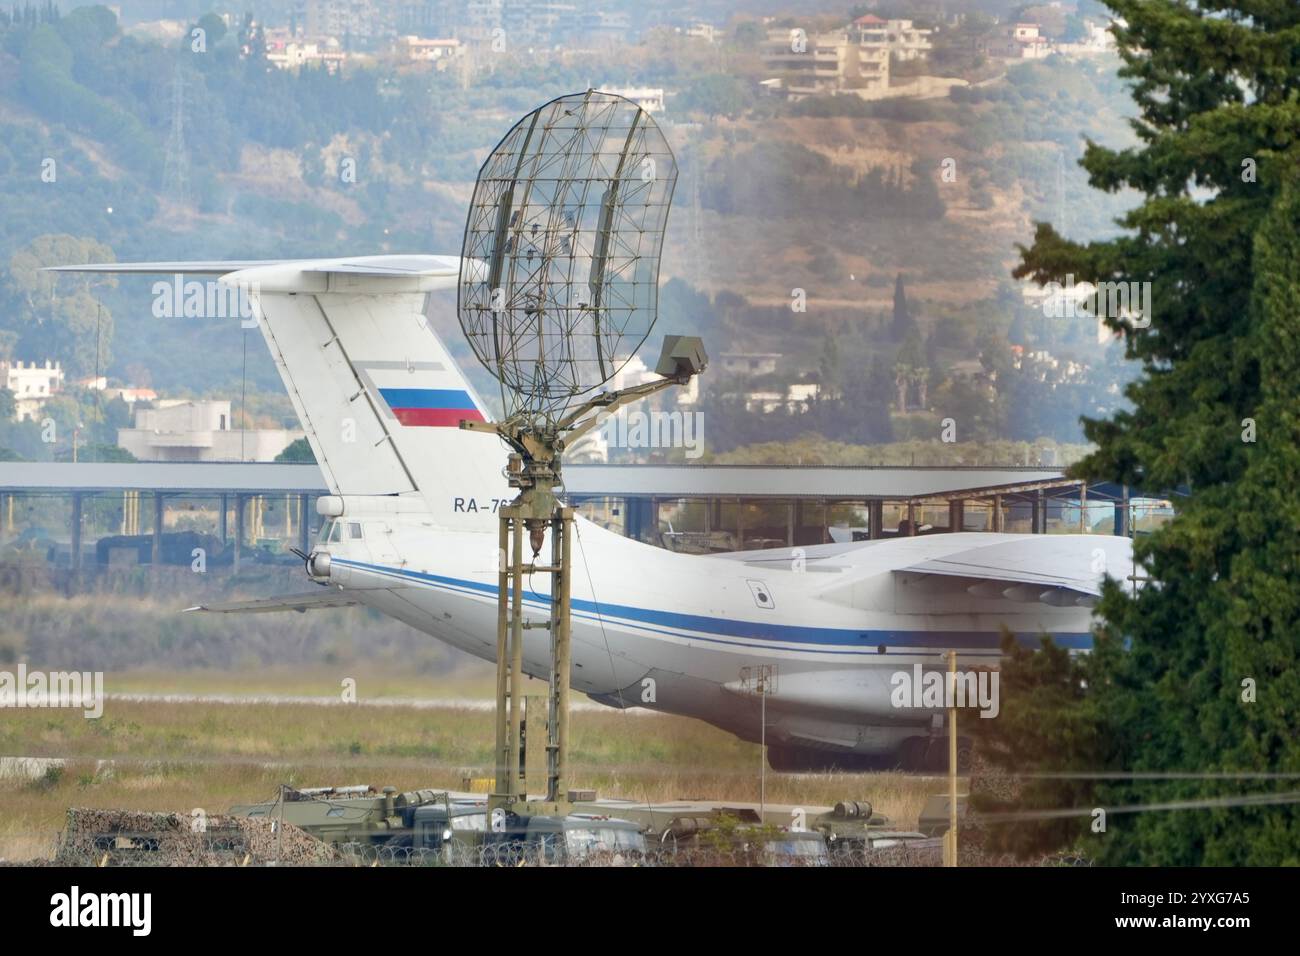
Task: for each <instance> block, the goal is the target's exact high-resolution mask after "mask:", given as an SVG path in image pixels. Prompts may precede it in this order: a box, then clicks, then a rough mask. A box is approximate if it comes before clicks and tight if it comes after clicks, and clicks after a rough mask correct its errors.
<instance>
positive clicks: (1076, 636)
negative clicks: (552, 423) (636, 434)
mask: <svg viewBox="0 0 1300 956" xmlns="http://www.w3.org/2000/svg"><path fill="white" fill-rule="evenodd" d="M335 560H336V561H337V563H338V564H342V565H344V566H345V567H353V568H357V569H359V570H362V571H371V572H374V573H378V574H387V575H390V576H395V577H399V578H406V579H410V580H414V581H418V582H421V583H425V584H430V585H434V586H437V585H443V586H450V587H457V588H462V589H465V590H469V591H473V592H476V593H479V594H482V595H484V596H485V597H491V598H493V599H494V600H495V599H496V596H497V588H496V585H494V584H482V583H480V582H478V581H467V580H465V579H463V578H452V577H446V576H444V575H440V574H428V573H426V572H423V571H410V570H406V569H403V568H390V567H385V566H383V565H376V564H365V563H363V562H360V561H349V560H347V559H335ZM525 599H526V600H530V601H531V602H534V603H538V604H541V605H543V606H544V607H547V608H549V607H550V604H551V599H550V596H549V595H546V594H538V593H537V592H536V591H527V592H525ZM572 606H573V610H574V611H575V612H587V613H590V614H592V615H595V616H596V617H598V618H618V619H620V620H624V621H630V622H636V623H638V624H641V625H657V626H658V627H662V628H669V629H672V630H673V631H695V632H703V633H704V634H713V635H717V636H718V637H732V638H737V637H740V638H749V639H751V640H760V641H768V642H777V641H779V642H783V643H788V644H814V645H818V646H819V647H825V648H827V649H833V648H835V647H845V648H847V647H853V648H860V649H861V650H862V651H870V652H871V653H876V651H875V648H877V647H878V646H879V645H881V644H884V645H886V646H888V645H891V644H892V645H894V646H896V647H919V648H969V649H987V650H997V649H998V647H999V646H1000V644H1001V640H1002V636H1001V634H1000V633H997V632H993V631H893V630H878V629H876V630H849V629H846V628H838V627H810V626H807V625H802V624H765V623H761V622H758V621H738V620H734V619H731V618H722V617H708V616H704V615H699V614H682V613H679V612H676V611H659V610H654V609H652V608H639V607H631V606H628V605H625V604H605V603H597V602H595V601H585V600H582V599H580V598H574V599H573V601H572ZM646 629H647V630H653V629H655V628H653V627H648V628H646ZM674 636H676V637H685V638H695V637H696V635H695V634H674ZM1040 637H1042V635H1041V634H1038V633H1018V634H1016V635H1015V638H1016V640H1017V641H1019V642H1020V643H1021V644H1027V645H1033V644H1036V643H1037V642H1038V640H1039V638H1040ZM1052 639H1053V640H1054V641H1055V642H1056V643H1057V644H1058V645H1060V646H1062V647H1067V648H1071V649H1076V650H1077V649H1085V648H1089V647H1091V646H1092V635H1091V634H1089V633H1086V632H1085V633H1066V634H1054V635H1052ZM727 643H731V642H727ZM832 652H833V651H832Z"/></svg>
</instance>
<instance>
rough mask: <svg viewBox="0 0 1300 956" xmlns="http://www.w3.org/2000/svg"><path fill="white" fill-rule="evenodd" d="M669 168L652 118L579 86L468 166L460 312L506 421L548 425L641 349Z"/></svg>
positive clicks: (671, 163)
mask: <svg viewBox="0 0 1300 956" xmlns="http://www.w3.org/2000/svg"><path fill="white" fill-rule="evenodd" d="M676 182H677V163H676V160H675V159H674V158H673V153H672V150H671V149H670V148H669V146H668V141H667V140H666V139H665V138H664V135H663V132H662V131H661V130H660V129H659V126H658V125H657V124H656V123H655V122H654V120H653V119H651V117H650V115H649V114H648V113H646V112H645V110H643V109H641V108H640V107H639V106H637V105H636V104H635V103H633V102H631V101H630V100H627V99H624V98H623V97H621V96H615V95H614V94H611V93H599V92H596V91H593V90H588V91H587V92H586V93H575V94H571V95H569V96H561V97H559V98H558V99H555V100H552V101H551V102H549V103H547V104H546V105H544V106H542V107H540V108H538V109H536V110H534V111H533V112H531V113H529V114H528V115H527V116H525V117H524V118H523V119H521V120H520V121H519V122H518V123H516V124H515V126H514V128H513V129H511V130H510V132H509V133H507V134H506V135H505V138H504V139H502V140H501V142H500V143H499V144H498V145H497V147H496V148H495V149H494V150H492V153H491V155H489V156H488V158H487V160H486V162H484V164H483V167H482V169H480V170H479V174H478V182H477V184H476V185H475V188H474V198H473V201H472V202H471V204H470V210H469V218H468V221H467V223H466V226H465V239H464V243H463V246H462V249H461V259H462V267H461V275H460V284H459V295H458V299H457V312H458V315H459V317H460V324H461V328H462V329H463V330H464V332H465V337H466V339H467V340H468V341H469V344H470V347H471V348H472V349H473V350H474V354H475V355H476V356H478V359H479V361H481V362H482V363H483V364H484V366H486V367H487V369H488V371H490V372H491V373H492V374H493V375H494V376H496V378H497V381H498V382H500V384H501V398H502V402H503V404H504V407H505V414H506V417H507V418H509V417H512V416H514V415H517V414H524V415H528V416H530V417H532V418H533V419H534V420H535V421H537V422H538V423H539V424H540V423H542V422H547V423H554V422H556V421H558V420H559V419H560V417H561V416H562V415H563V413H564V411H565V410H566V409H567V408H568V407H569V405H570V404H571V403H572V402H573V401H574V400H575V399H576V398H578V397H579V396H582V395H585V394H586V393H588V392H590V391H592V390H593V389H595V388H597V387H599V386H600V385H602V384H604V383H605V382H607V381H609V380H610V379H611V378H612V377H613V376H614V375H615V374H616V373H617V372H618V371H619V369H621V368H622V367H623V366H624V365H625V364H626V363H627V361H628V359H630V358H631V356H632V354H633V353H635V352H636V350H637V349H638V348H640V347H641V345H642V343H644V342H645V340H646V337H647V336H648V335H649V334H650V329H651V327H652V326H653V325H654V323H655V317H656V314H657V310H658V284H659V260H660V253H661V250H662V248H663V240H664V229H665V227H666V225H667V222H668V207H669V204H670V203H671V201H672V195H673V188H674V186H675V185H676Z"/></svg>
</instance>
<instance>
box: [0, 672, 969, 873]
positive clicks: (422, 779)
mask: <svg viewBox="0 0 1300 956" xmlns="http://www.w3.org/2000/svg"><path fill="white" fill-rule="evenodd" d="M357 685H358V690H359V697H360V699H361V700H362V701H365V700H372V699H376V698H382V697H385V696H386V697H419V698H444V699H446V698H454V699H465V698H476V699H490V698H489V697H488V693H487V692H488V690H489V688H490V686H491V676H490V672H489V671H487V670H486V669H484V670H483V671H482V672H480V671H479V670H477V669H471V670H468V671H465V672H463V673H457V674H454V675H452V676H451V677H449V678H446V679H439V680H438V681H436V682H431V681H430V680H429V679H428V678H425V679H423V680H416V679H412V678H406V677H403V676H401V675H388V676H383V675H380V674H369V675H367V674H361V675H359V676H358V677H357ZM540 687H541V685H540V684H539V685H538V688H539V689H540ZM105 688H106V690H107V692H108V693H109V694H110V695H112V694H119V693H128V694H157V693H170V694H189V695H199V696H204V695H227V694H240V695H258V694H275V695H294V696H321V697H326V696H329V697H337V696H338V691H339V688H338V683H337V680H336V677H335V676H334V675H333V674H329V673H326V671H325V670H324V669H322V670H321V671H320V672H319V673H314V672H311V671H304V670H302V669H295V670H294V671H293V672H288V671H286V672H285V673H281V674H277V673H276V672H274V671H262V672H258V673H256V674H238V673H234V672H228V673H227V672H191V673H185V674H164V673H161V672H148V671H135V672H128V673H123V674H109V675H106V677H105ZM579 699H580V700H581V699H583V698H579ZM492 736H493V731H492V714H491V712H490V711H489V710H481V709H471V708H469V707H448V708H439V709H427V708H420V707H414V706H384V707H376V706H365V705H364V704H363V705H345V704H343V703H339V704H337V705H330V706H322V705H320V704H312V703H305V702H282V703H264V702H256V703H248V702H233V703H232V702H214V701H208V700H200V701H185V702H172V701H156V700H145V701H130V700H113V699H111V698H110V700H109V701H108V702H107V703H106V705H105V710H104V715H103V717H101V718H100V719H98V720H87V719H85V718H84V717H83V716H82V714H81V711H78V710H69V709H25V710H11V711H8V712H6V714H5V716H4V720H3V721H0V756H22V757H57V758H62V759H64V760H66V761H67V762H66V764H65V765H64V766H62V767H57V768H54V769H51V770H49V771H47V772H46V773H45V774H44V775H43V776H40V777H37V778H36V779H26V778H17V777H9V778H3V779H0V858H6V859H10V860H17V859H31V858H35V857H41V856H48V855H50V854H51V853H52V852H53V849H54V847H55V845H56V842H57V839H58V831H59V830H60V828H61V827H62V825H63V820H64V814H65V813H66V810H67V808H68V807H70V806H83V807H84V806H93V807H119V808H124V809H138V810H161V811H183V812H187V813H188V812H189V811H190V810H192V809H194V808H196V807H202V808H203V809H205V810H206V811H208V812H209V813H220V812H223V811H225V810H226V809H227V808H228V807H229V806H230V805H231V804H232V803H238V802H249V801H254V800H260V799H265V798H269V797H273V796H274V795H275V793H276V792H277V788H278V787H279V785H280V784H290V785H295V786H320V785H325V784H332V785H350V784H359V783H366V784H372V785H375V786H386V785H391V786H395V787H398V788H399V789H411V788H414V787H449V788H459V787H460V786H461V781H462V779H463V778H464V777H466V776H489V775H490V771H489V769H488V768H489V766H490V763H491V745H492V744H491V742H492ZM570 754H571V762H572V780H571V785H573V786H578V787H593V788H595V789H596V790H597V791H598V792H599V793H600V794H601V795H602V796H621V797H627V798H631V799H654V800H663V799H673V798H687V797H693V798H698V799H731V800H750V801H756V800H757V799H758V797H759V763H760V753H759V748H758V746H756V745H754V744H748V743H744V742H742V741H739V740H737V739H735V738H734V737H732V736H731V735H730V734H727V733H724V732H723V731H720V730H717V729H715V728H713V727H710V726H708V725H707V724H703V723H701V722H699V721H695V720H690V719H687V718H683V717H672V716H665V715H659V714H645V713H622V712H619V711H615V710H609V711H586V710H583V711H579V712H576V713H574V714H573V717H572V744H571V751H570ZM538 770H539V771H540V768H538ZM531 779H534V780H540V779H541V775H540V772H538V773H537V775H536V776H533V777H532V778H531ZM942 788H943V785H942V783H941V782H939V781H937V780H934V779H933V778H929V779H927V778H919V777H913V776H907V775H903V774H896V773H877V774H818V775H813V774H798V775H791V774H776V773H773V772H771V771H768V772H767V780H766V793H767V800H768V801H769V802H771V803H799V804H810V805H816V804H830V803H834V802H835V801H836V800H841V799H866V800H870V801H871V802H872V804H873V805H875V807H876V808H877V809H878V810H879V811H880V812H882V813H885V814H886V815H888V816H889V817H891V818H892V819H893V820H894V821H895V822H897V823H899V824H903V825H907V826H911V825H913V824H914V823H915V821H916V818H917V816H918V814H919V813H920V810H921V807H922V805H923V804H924V802H925V799H926V797H927V796H928V795H929V794H930V793H934V792H939V791H940V790H942Z"/></svg>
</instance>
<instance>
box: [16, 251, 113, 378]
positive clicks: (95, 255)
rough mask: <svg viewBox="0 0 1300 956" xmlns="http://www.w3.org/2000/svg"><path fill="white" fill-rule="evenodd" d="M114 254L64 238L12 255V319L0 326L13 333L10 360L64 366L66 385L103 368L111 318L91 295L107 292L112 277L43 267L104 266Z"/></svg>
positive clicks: (105, 364)
mask: <svg viewBox="0 0 1300 956" xmlns="http://www.w3.org/2000/svg"><path fill="white" fill-rule="evenodd" d="M114 258H115V257H114V255H113V250H112V249H111V248H110V247H108V246H106V245H104V244H103V243H99V242H96V241H95V240H93V239H88V238H78V237H76V236H67V235H57V236H55V235H47V236H38V237H37V238H36V239H34V240H32V241H31V242H30V243H28V244H27V245H26V246H24V247H23V248H22V249H20V250H18V251H17V252H16V253H14V255H13V258H11V259H10V261H9V275H8V277H7V281H6V283H5V288H4V291H5V292H7V293H8V298H9V299H10V302H11V307H12V308H13V309H14V312H13V314H11V315H9V316H6V317H5V318H4V319H3V320H0V321H4V322H6V323H10V324H12V330H13V331H14V332H16V333H17V335H18V339H17V344H16V345H15V346H14V349H13V351H14V354H15V355H19V356H25V357H27V358H28V359H30V360H35V361H40V360H42V359H53V360H57V361H59V362H62V363H63V368H64V372H65V375H66V376H67V377H68V378H69V379H75V378H81V377H86V376H90V375H93V374H94V373H95V370H96V367H97V366H98V368H99V370H100V371H101V372H102V370H103V369H104V368H105V367H106V366H107V365H108V362H109V358H110V356H111V346H112V341H113V316H112V313H110V312H109V310H108V309H107V308H104V307H103V306H102V305H101V304H100V303H99V301H98V299H97V298H96V295H95V290H96V289H97V288H99V287H100V286H104V287H112V286H114V285H116V284H117V283H116V280H115V279H113V278H112V277H111V276H93V275H82V276H78V275H68V276H59V275H56V274H54V273H51V272H44V271H42V270H43V269H44V268H45V267H46V266H52V265H77V264H83V263H87V262H109V261H112V260H113V259H114Z"/></svg>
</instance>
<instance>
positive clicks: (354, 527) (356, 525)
mask: <svg viewBox="0 0 1300 956" xmlns="http://www.w3.org/2000/svg"><path fill="white" fill-rule="evenodd" d="M348 537H349V538H351V539H352V540H353V541H360V540H361V522H359V521H352V522H349V524H348Z"/></svg>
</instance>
